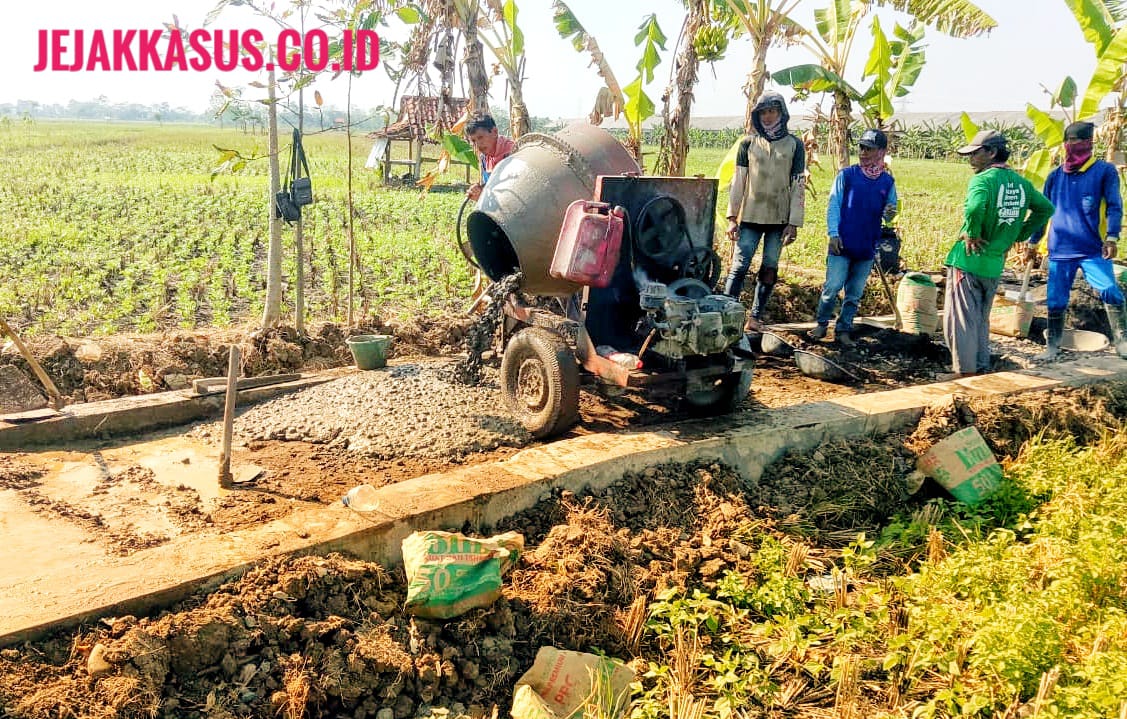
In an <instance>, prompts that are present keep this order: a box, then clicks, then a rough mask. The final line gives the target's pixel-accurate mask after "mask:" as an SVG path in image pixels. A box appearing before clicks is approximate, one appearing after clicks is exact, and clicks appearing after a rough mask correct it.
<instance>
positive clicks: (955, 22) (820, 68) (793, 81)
mask: <svg viewBox="0 0 1127 719" xmlns="http://www.w3.org/2000/svg"><path fill="white" fill-rule="evenodd" d="M876 6H887V7H891V8H893V9H896V10H900V11H902V12H905V13H907V14H908V15H911V16H912V18H913V19H914V20H915V21H918V22H919V23H921V24H922V25H925V26H926V25H932V26H934V27H935V28H936V29H938V30H940V31H941V32H944V33H946V34H948V35H951V36H953V37H970V36H972V35H978V34H981V33H985V32H988V31H989V30H990V29H992V28H993V27H995V26H996V24H997V23H995V22H994V20H993V19H992V18H991V17H990V16H989V15H987V14H986V13H985V12H983V11H982V10H980V9H979V8H978V7H977V6H975V5H974V4H972V3H970V2H968V0H831V2H830V4H829V6H828V7H826V8H822V9H820V10H815V11H814V24H815V28H814V32H810V31H807V32H806V33H805V34H804V36H803V41H802V43H803V44H804V45H805V46H806V47H807V48H808V49H809V50H810V51H811V52H812V53H813V54H814V56H815V58H817V60H818V62H817V64H814V65H799V66H795V67H793V68H787V69H785V70H781V71H779V72H777V73H775V74H774V75H772V78H773V79H774V80H775V81H776V82H779V83H782V84H787V85H792V86H793V87H795V88H796V89H798V90H800V91H801V92H807V93H809V92H829V93H831V94H832V96H833V100H834V104H833V110H832V111H831V114H830V122H831V133H830V144H831V151H832V153H833V154H834V156H835V157H836V158H837V162H838V165H839V166H841V167H844V166H845V165H847V164H848V163H849V154H848V153H849V149H848V146H847V141H848V137H847V134H848V127H849V124H850V121H851V120H852V112H851V111H852V104H853V102H855V101H860V98H863V97H865V96H866V95H868V94H869V93H867V92H866V93H857V92H856V90H855V88H852V87H851V86H850V85H849V84H848V83H846V82H845V80H844V79H843V78H844V75H845V68H846V66H847V65H848V62H849V58H850V56H851V54H852V51H853V44H854V41H855V39H856V36H857V32H858V30H859V29H860V27H861V21H862V19H863V18H864V17H865V15H867V14H868V13H869V11H870V10H872V8H873V7H876ZM878 27H879V24H878ZM916 32H922V30H905V31H903V32H902V33H899V34H897V38H898V40H897V41H896V42H900V43H904V44H905V45H906V47H907V48H912V49H911V50H908V49H905V52H908V53H909V56H911V55H912V54H915V53H917V52H918V58H920V66H922V48H919V47H916V45H917V41H913V40H911V39H910V38H909V37H908V35H914V33H916ZM876 34H877V32H876V28H874V43H875V44H876V43H879V39H877V38H876V37H875V35H876ZM888 44H889V46H890V47H891V45H892V43H888ZM874 52H878V53H879V52H882V51H881V50H879V49H878V48H876V47H874ZM870 55H872V53H870ZM870 59H871V58H870ZM903 61H904V62H905V63H907V65H906V67H905V71H907V70H908V67H912V70H911V72H914V73H915V75H914V76H912V77H911V78H910V79H911V82H914V81H915V77H916V76H918V75H919V71H920V69H921V67H920V66H914V63H915V62H916V61H915V60H911V59H910V57H906V58H904V59H903ZM881 64H887V63H885V61H883V60H879V59H878V60H877V61H876V63H875V66H878V67H879V66H880V65H881ZM868 76H869V74H866V75H865V76H864V77H862V79H865V77H868ZM907 80H908V75H905V76H904V77H903V78H902V79H901V81H900V90H898V91H897V92H900V95H903V94H904V92H906V90H907V88H908V87H909V86H910V85H911V82H908V81H907ZM870 89H871V88H870ZM851 91H852V92H851ZM854 94H855V95H856V96H855V97H854V96H853V95H854ZM896 96H898V95H895V94H892V95H889V97H890V98H891V97H896ZM876 99H878V100H879V98H876ZM885 109H887V107H886V108H885ZM881 116H882V117H884V116H883V114H882V115H881Z"/></svg>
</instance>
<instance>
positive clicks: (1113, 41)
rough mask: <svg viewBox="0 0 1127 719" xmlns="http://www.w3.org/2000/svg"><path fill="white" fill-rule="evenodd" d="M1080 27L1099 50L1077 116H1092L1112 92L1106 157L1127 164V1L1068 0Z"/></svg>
mask: <svg viewBox="0 0 1127 719" xmlns="http://www.w3.org/2000/svg"><path fill="white" fill-rule="evenodd" d="M1065 5H1066V6H1067V7H1068V9H1069V10H1070V11H1071V12H1072V15H1073V17H1075V18H1076V22H1077V23H1078V24H1079V25H1080V29H1081V31H1082V32H1083V33H1084V39H1086V40H1087V41H1088V42H1089V43H1090V44H1091V45H1092V48H1093V49H1094V50H1095V51H1096V57H1097V62H1096V69H1095V71H1094V72H1093V73H1092V78H1091V80H1089V82H1088V88H1087V90H1086V91H1085V92H1084V97H1083V100H1082V101H1081V103H1080V109H1079V110H1078V111H1077V116H1078V117H1080V118H1091V117H1094V116H1095V115H1096V114H1097V113H1098V112H1099V107H1100V103H1102V102H1103V101H1104V99H1105V98H1106V97H1107V96H1108V95H1110V94H1114V96H1115V105H1114V106H1113V107H1112V108H1110V109H1109V110H1108V113H1107V115H1106V117H1105V120H1104V124H1103V126H1102V127H1101V128H1100V129H1101V134H1102V135H1103V136H1104V138H1105V139H1106V142H1107V159H1108V160H1109V161H1115V162H1117V164H1124V163H1123V161H1122V157H1121V155H1120V154H1119V153H1120V149H1119V148H1120V147H1121V146H1122V139H1123V130H1124V129H1125V127H1127V3H1124V2H1122V1H1118V0H1065Z"/></svg>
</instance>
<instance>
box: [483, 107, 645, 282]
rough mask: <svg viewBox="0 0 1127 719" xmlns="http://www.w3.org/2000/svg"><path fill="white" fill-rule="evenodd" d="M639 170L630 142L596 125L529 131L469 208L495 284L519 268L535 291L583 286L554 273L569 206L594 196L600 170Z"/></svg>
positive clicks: (487, 270)
mask: <svg viewBox="0 0 1127 719" xmlns="http://www.w3.org/2000/svg"><path fill="white" fill-rule="evenodd" d="M639 172H640V169H639V168H638V163H636V162H635V161H634V158H633V157H631V156H630V153H629V152H627V151H626V148H625V147H623V146H622V144H621V143H620V142H619V141H618V140H616V139H614V137H613V136H612V135H611V134H610V133H609V132H607V131H606V130H601V129H599V128H597V127H595V126H593V125H588V124H585V123H576V124H573V125H568V126H567V127H565V128H563V129H562V130H560V131H558V132H556V133H553V134H551V135H543V134H539V133H531V134H528V135H525V136H524V137H522V138H521V139H520V141H519V143H518V144H517V150H516V152H514V153H513V154H512V155H510V156H509V157H507V158H505V159H504V160H502V161H501V162H500V163H498V164H497V167H495V168H494V169H493V172H492V173H491V174H490V175H489V182H488V183H486V185H485V187H484V188H483V189H482V192H481V197H480V198H479V200H478V203H477V207H476V208H475V209H474V211H473V212H471V213H470V216H469V220H468V234H469V240H470V247H471V248H472V249H473V253H474V257H475V258H476V259H477V262H478V264H479V265H480V266H481V269H482V271H483V272H485V274H486V276H488V277H489V279H491V280H493V281H494V282H496V281H498V280H500V279H501V278H503V277H505V276H507V275H511V274H512V273H514V272H516V271H517V270H518V269H519V270H520V271H521V272H522V273H524V281H523V283H522V285H521V287H522V289H524V290H525V291H526V292H528V293H529V294H534V295H549V296H559V297H563V296H567V295H571V294H573V293H575V292H576V291H577V290H578V289H579V285H577V284H576V283H574V282H571V281H569V280H567V279H563V278H557V277H552V276H551V274H550V273H549V268H550V266H551V264H552V256H553V254H555V250H556V241H557V239H558V238H559V233H560V226H561V225H562V224H563V221H564V214H565V212H566V211H567V207H568V205H570V204H571V203H572V202H574V201H575V200H590V199H593V195H594V192H595V177H596V176H598V175H621V174H625V173H639Z"/></svg>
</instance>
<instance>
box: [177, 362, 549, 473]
mask: <svg viewBox="0 0 1127 719" xmlns="http://www.w3.org/2000/svg"><path fill="white" fill-rule="evenodd" d="M446 364H448V363H442V362H428V363H418V364H401V365H397V366H394V367H392V368H390V369H389V370H387V371H386V372H362V373H359V374H355V375H351V376H348V377H344V378H342V379H339V380H335V381H333V382H328V383H325V384H322V385H318V386H316V387H313V388H310V389H306V390H302V391H300V392H293V393H291V394H288V395H284V396H282V397H278V398H275V399H273V400H270V401H267V402H263V403H262V404H259V405H256V406H254V407H251V408H249V409H247V410H246V411H244V412H242V413H241V414H240V415H239V416H238V417H237V419H236V420H235V434H236V436H237V437H238V438H239V439H240V440H242V441H244V442H249V441H256V440H257V441H261V440H273V439H277V440H288V441H304V442H313V443H319V444H327V445H329V446H332V447H340V448H344V449H348V450H350V451H354V452H360V453H363V454H366V455H369V456H372V457H377V458H381V459H389V458H397V457H412V458H437V457H450V458H458V457H461V456H465V455H467V454H470V453H473V452H480V451H485V450H490V449H495V448H497V447H502V446H506V447H520V446H523V445H525V444H527V443H528V442H529V441H530V439H531V438H530V437H529V435H528V433H527V431H525V429H524V428H523V427H521V425H520V424H518V423H517V422H516V421H515V420H514V419H513V418H512V417H510V416H509V414H508V413H507V412H506V411H505V409H504V408H503V407H502V406H501V405H500V402H499V396H500V395H499V390H498V389H497V385H496V381H495V379H494V378H493V377H491V376H489V375H486V376H485V377H484V378H483V379H482V380H481V381H479V383H478V384H476V385H473V386H469V385H465V384H461V383H456V382H450V381H448V379H446V377H447V372H446V371H445V366H446ZM195 431H196V432H197V433H198V434H199V435H201V436H204V437H207V438H210V439H213V440H214V439H217V438H219V437H220V436H221V430H220V427H219V425H218V424H214V423H213V424H209V425H205V426H203V427H202V428H200V429H197V430H195Z"/></svg>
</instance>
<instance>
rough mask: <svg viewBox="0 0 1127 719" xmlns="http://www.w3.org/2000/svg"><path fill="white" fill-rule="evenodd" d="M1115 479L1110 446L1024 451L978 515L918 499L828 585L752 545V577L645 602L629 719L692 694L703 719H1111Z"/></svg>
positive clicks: (1122, 611) (1115, 648) (1125, 461)
mask: <svg viewBox="0 0 1127 719" xmlns="http://www.w3.org/2000/svg"><path fill="white" fill-rule="evenodd" d="M1125 478H1127V439H1123V438H1122V437H1120V436H1113V435H1108V436H1107V437H1105V438H1104V439H1103V441H1101V442H1099V443H1098V444H1097V445H1095V446H1093V447H1091V448H1083V449H1079V448H1077V447H1075V446H1074V445H1073V444H1072V443H1071V442H1070V441H1041V440H1035V441H1033V442H1032V443H1031V444H1030V445H1028V446H1027V448H1026V450H1025V451H1024V452H1023V454H1022V455H1021V456H1020V457H1019V458H1018V460H1017V461H1016V462H1014V463H1012V464H1011V465H1010V466H1008V467H1007V482H1008V487H1007V488H1006V489H1005V490H1004V491H1003V492H1001V493H1000V494H998V495H996V496H995V497H993V498H992V499H991V501H990V502H988V503H985V504H983V505H981V506H979V507H977V508H975V509H969V508H966V507H962V506H961V505H955V504H951V503H946V502H941V501H933V502H932V503H930V504H928V505H926V506H925V507H923V508H922V509H920V510H918V511H917V512H915V513H914V514H913V515H912V516H908V517H903V518H899V519H896V520H894V521H893V522H891V523H890V525H889V526H888V527H887V528H886V529H885V531H884V533H883V534H882V536H881V537H879V538H878V539H877V540H870V539H867V538H866V537H865V536H864V535H859V536H858V537H857V538H856V540H855V541H854V542H853V543H852V544H850V545H849V546H848V547H846V548H845V549H844V550H842V551H840V552H839V553H838V554H837V556H836V558H835V559H834V563H833V567H832V568H831V570H830V572H829V573H828V574H825V573H821V572H822V570H820V569H819V570H812V569H808V568H806V567H805V566H803V564H802V563H801V562H796V561H794V558H795V556H796V555H797V556H799V557H801V556H805V554H804V553H803V552H797V553H796V552H795V551H794V548H795V547H800V546H801V540H795V539H794V538H793V537H788V538H786V539H782V540H780V539H776V538H773V537H770V536H767V537H764V538H763V539H762V540H761V541H760V543H759V546H758V549H757V551H756V553H755V555H754V561H753V565H754V569H753V570H752V571H749V572H745V573H742V574H739V573H734V572H730V573H728V574H727V575H726V576H725V577H724V578H723V579H722V580H721V581H719V582H718V583H716V585H715V586H714V587H712V588H710V589H708V590H705V589H703V588H696V589H694V590H692V591H691V592H689V593H679V592H676V591H668V592H666V593H664V594H663V595H662V596H660V597H658V598H657V601H655V602H654V603H653V604H652V605H651V609H650V619H649V621H648V623H647V625H646V629H647V634H646V637H648V639H646V640H645V641H649V642H652V644H651V647H653V648H654V649H655V650H656V652H655V653H654V654H652V655H651V656H655V657H660V659H654V660H652V661H651V662H650V664H649V671H648V672H647V673H646V674H645V677H644V678H643V680H642V681H641V682H640V683H639V685H638V686H637V689H638V692H639V693H638V700H637V701H636V703H635V711H634V716H635V717H638V718H639V719H642V718H649V717H659V716H668V713H666V712H668V709H669V707H672V706H678V705H680V704H683V703H684V702H685V701H686V699H685V698H686V697H690V698H692V700H693V701H695V702H703V703H704V706H703V709H702V711H701V714H700V715H701V716H702V717H728V716H733V715H734V714H733V712H734V711H735V710H736V709H739V712H740V713H739V714H738V715H739V716H744V717H766V716H783V715H787V716H826V715H827V714H825V711H826V708H827V707H829V706H831V705H832V706H833V707H834V712H835V713H834V714H833V715H834V716H846V715H849V716H869V717H912V719H921V718H931V717H1000V716H1008V717H1009V716H1025V715H1036V716H1043V717H1071V718H1074V719H1089V718H1090V719H1096V718H1097V717H1099V718H1106V719H1114V718H1115V717H1119V716H1121V714H1122V712H1123V711H1127V482H1125V481H1124V480H1125ZM746 534H747V535H751V532H748V533H746ZM741 541H744V542H747V541H750V540H749V539H748V536H742V535H741ZM788 545H789V546H788ZM890 561H891V562H893V563H895V564H896V565H897V566H899V571H898V572H892V573H890V572H889V571H888V566H889V562H890ZM810 575H815V576H810ZM847 705H848V706H847ZM803 707H807V708H808V709H809V711H810V712H812V713H805V712H804V710H803ZM816 707H817V708H816ZM781 712H782V713H781Z"/></svg>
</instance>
